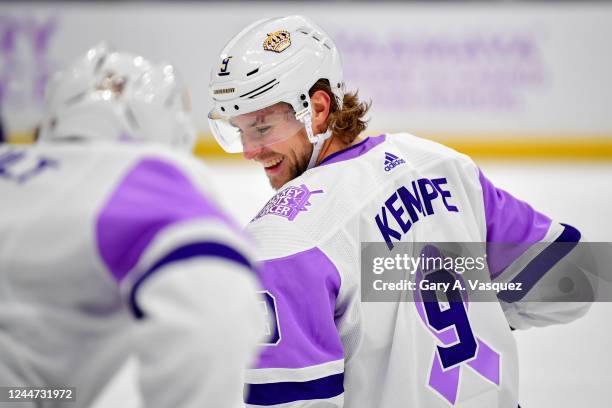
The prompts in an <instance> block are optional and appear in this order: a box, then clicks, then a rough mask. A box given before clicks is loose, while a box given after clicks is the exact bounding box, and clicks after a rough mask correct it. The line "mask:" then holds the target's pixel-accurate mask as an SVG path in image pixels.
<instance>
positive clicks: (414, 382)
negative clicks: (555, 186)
mask: <svg viewBox="0 0 612 408" xmlns="http://www.w3.org/2000/svg"><path fill="white" fill-rule="evenodd" d="M247 231H248V232H249V233H250V234H252V235H253V236H254V237H255V238H256V239H257V241H258V242H259V244H260V245H261V247H262V248H261V251H262V252H261V253H260V254H259V259H260V260H261V261H262V262H263V264H264V265H263V271H262V283H263V286H264V288H265V289H266V291H267V296H268V312H269V314H270V315H274V317H275V318H276V319H275V320H276V322H277V325H276V326H275V327H270V328H269V333H271V340H270V342H269V344H267V345H266V347H265V348H264V349H263V351H262V353H261V355H260V358H259V360H258V363H257V366H256V368H255V369H252V370H249V372H248V374H247V377H246V382H247V384H248V385H249V393H248V395H247V397H246V402H247V404H249V405H250V406H274V407H319V406H320V407H350V408H356V407H359V408H372V407H378V408H392V407H393V408H394V407H397V408H408V407H415V408H422V407H428V408H438V407H440V408H442V407H449V406H455V407H465V408H467V407H470V408H475V407H483V408H491V407H504V408H516V406H517V403H518V367H517V351H516V347H515V342H514V339H513V336H512V334H511V330H510V327H509V324H510V325H512V326H513V327H521V328H522V327H529V326H532V325H536V324H549V323H551V322H565V321H569V320H572V319H575V318H576V317H578V316H579V315H580V314H581V313H583V311H584V309H583V308H582V307H581V306H580V305H579V304H577V305H576V306H575V307H574V308H573V309H571V310H570V309H568V308H562V310H552V309H551V308H550V307H546V308H544V309H543V310H538V308H537V307H535V308H534V309H529V310H526V309H525V307H527V306H515V305H510V306H508V305H505V306H504V309H502V305H501V304H500V302H499V301H497V299H496V298H494V299H493V301H491V302H474V303H470V305H469V309H467V308H463V305H462V306H461V310H460V311H459V312H460V313H461V314H462V316H463V317H464V318H466V319H467V320H466V321H465V324H464V327H463V328H464V329H465V328H467V330H468V331H469V333H470V334H469V335H470V337H471V338H472V339H473V341H474V353H473V354H472V355H469V356H468V357H469V358H465V359H459V360H458V361H454V362H453V363H452V364H447V360H445V356H444V355H442V354H443V353H442V352H441V351H440V352H439V351H438V350H439V348H440V347H441V348H444V347H450V346H451V345H453V344H454V343H456V342H457V338H456V337H454V333H452V332H449V331H448V330H447V331H446V332H444V331H442V332H436V331H435V330H434V329H433V325H434V323H433V318H432V315H430V314H429V313H430V311H429V310H428V311H425V310H424V308H423V305H424V304H423V303H421V302H416V301H412V302H378V303H368V302H361V287H360V285H361V277H360V243H362V242H386V243H387V245H388V246H389V247H390V248H391V247H393V245H394V244H396V243H397V242H400V241H401V242H481V243H490V242H509V243H521V244H524V245H523V247H522V249H521V250H518V251H517V250H516V248H514V250H513V249H512V248H511V249H510V250H507V251H504V250H492V251H491V253H489V254H488V263H489V267H488V269H487V270H486V271H485V272H486V279H488V280H491V279H494V280H499V281H513V280H515V281H516V280H522V281H523V282H524V283H525V285H535V284H536V283H537V278H534V277H533V274H530V273H527V274H525V273H524V271H525V270H526V269H527V270H529V268H523V269H520V268H517V267H515V266H516V265H518V264H520V263H521V262H523V263H524V262H527V264H530V262H529V260H528V259H526V258H525V256H527V255H525V254H528V252H529V251H526V248H527V249H528V248H530V247H531V246H532V245H533V244H535V243H538V242H553V241H558V240H561V241H566V242H576V241H578V240H579V239H580V233H579V232H578V231H577V230H576V229H574V228H573V227H570V226H564V225H562V224H558V223H555V222H553V221H551V219H550V218H548V217H546V216H545V215H543V214H541V213H539V212H537V211H535V210H534V209H532V208H531V207H530V206H529V205H527V204H526V203H524V202H522V201H520V200H517V199H516V198H514V197H512V196H511V195H510V194H508V193H506V192H504V191H503V190H500V189H497V188H496V187H495V186H494V185H493V184H492V183H491V182H490V181H489V180H488V179H487V178H486V177H485V176H484V175H483V174H482V172H481V171H480V170H479V169H478V167H477V166H476V165H475V164H474V163H473V162H472V161H471V160H470V159H469V158H468V157H466V156H465V155H462V154H459V153H457V152H455V151H453V150H451V149H449V148H446V147H444V146H442V145H439V144H437V143H433V142H431V141H427V140H424V139H420V138H417V137H414V136H411V135H408V134H397V135H382V136H378V137H370V138H368V139H366V140H364V141H362V142H361V143H358V144H356V145H353V146H351V147H349V148H348V149H346V150H343V151H340V152H337V153H334V154H332V155H330V156H328V157H327V158H326V159H325V160H323V162H322V163H321V164H320V165H318V166H317V167H315V168H313V169H311V170H308V171H307V172H305V173H304V174H302V175H301V176H300V177H297V178H296V179H294V180H291V181H290V182H289V183H287V184H286V185H285V186H283V187H282V188H281V189H280V190H279V191H278V193H277V194H276V195H275V196H274V197H273V198H272V199H271V200H270V201H269V202H268V204H267V205H266V206H265V207H264V208H263V209H262V210H261V211H260V212H259V213H258V214H257V215H256V216H255V218H254V219H253V221H252V222H251V223H250V224H249V226H248V227H247ZM383 245H384V244H383ZM528 255H529V256H530V257H531V258H530V260H534V259H535V258H537V255H538V254H537V253H535V254H528ZM519 261H520V262H519ZM508 296H509V297H510V298H508V299H507V300H508V302H513V301H514V299H511V295H508ZM459 304H460V305H461V303H459ZM451 323H453V322H450V323H446V324H445V325H443V326H444V327H442V328H443V329H449V328H454V329H455V330H456V331H457V332H458V331H459V330H460V327H459V325H458V324H451ZM438 330H440V328H438ZM462 341H463V340H461V342H462ZM438 346H439V347H438Z"/></svg>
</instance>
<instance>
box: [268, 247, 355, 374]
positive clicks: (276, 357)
mask: <svg viewBox="0 0 612 408" xmlns="http://www.w3.org/2000/svg"><path fill="white" fill-rule="evenodd" d="M259 276H260V278H261V282H262V285H263V287H264V289H266V290H267V291H268V292H269V293H270V294H271V295H272V296H273V297H274V299H275V301H276V308H277V310H276V313H277V319H278V324H279V330H278V331H279V335H280V341H279V342H278V343H277V344H276V345H269V346H266V347H265V348H264V349H263V351H262V353H261V354H260V356H259V361H258V362H257V365H256V368H302V367H309V366H313V365H318V364H323V363H327V362H330V361H336V360H340V359H343V358H344V351H343V348H342V343H341V342H340V337H339V335H338V330H337V328H336V324H335V321H334V310H335V305H336V298H337V296H338V291H339V289H340V275H339V274H338V271H337V269H336V267H335V266H334V264H333V263H332V262H331V261H330V260H329V258H327V256H326V255H325V254H324V253H323V252H322V251H321V250H320V249H318V248H312V249H309V250H307V251H304V252H300V253H297V254H294V255H291V256H288V257H285V258H279V259H270V260H266V261H265V262H264V263H263V267H262V269H261V270H260V273H259Z"/></svg>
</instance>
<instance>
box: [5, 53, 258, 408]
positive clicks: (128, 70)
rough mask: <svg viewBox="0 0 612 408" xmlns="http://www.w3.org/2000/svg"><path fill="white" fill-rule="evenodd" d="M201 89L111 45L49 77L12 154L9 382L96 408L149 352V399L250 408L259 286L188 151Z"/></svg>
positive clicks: (8, 153)
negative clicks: (131, 362) (31, 125)
mask: <svg viewBox="0 0 612 408" xmlns="http://www.w3.org/2000/svg"><path fill="white" fill-rule="evenodd" d="M187 96H188V95H187V94H186V89H185V88H184V86H183V85H182V82H181V81H180V80H179V78H178V77H177V76H176V73H175V72H174V69H173V67H172V66H170V65H156V64H152V63H151V62H149V61H148V60H146V59H144V58H142V57H140V56H136V55H132V54H129V53H123V52H114V51H110V50H109V49H108V48H107V47H104V46H99V47H97V48H94V49H91V50H90V51H88V52H87V54H86V55H85V56H84V57H83V58H82V59H80V60H79V61H78V62H77V63H76V64H75V65H73V66H72V67H70V68H68V69H67V70H65V71H63V72H62V73H61V74H60V75H59V76H58V77H56V78H55V79H54V80H53V81H52V82H51V84H50V87H49V92H48V95H47V108H46V109H47V110H46V117H45V118H44V121H43V123H42V127H41V134H40V141H39V142H38V143H37V144H36V145H33V146H31V147H12V146H8V145H5V146H3V147H2V149H1V150H0V196H1V197H2V199H1V201H0V211H1V214H2V215H1V217H0V282H1V285H0V286H1V287H2V293H1V294H0V344H1V345H2V347H0V355H1V357H0V385H2V386H10V387H25V386H28V387H45V386H47V387H49V386H53V387H73V388H74V390H73V391H74V392H75V394H68V393H62V394H61V395H63V396H64V401H58V400H53V398H47V402H46V404H50V405H44V406H70V407H76V406H79V407H86V406H90V405H91V403H92V400H93V399H94V398H95V397H96V395H97V393H98V392H99V391H100V390H101V389H102V388H103V386H104V385H105V384H106V383H107V382H108V380H109V379H110V377H111V376H112V375H113V374H114V373H115V372H116V371H117V369H118V368H119V367H120V366H121V365H123V364H124V362H125V361H126V358H127V357H128V356H129V355H136V357H138V361H139V363H140V367H139V385H140V387H141V391H142V399H143V402H144V406H146V407H159V408H162V407H163V408H167V407H176V408H178V407H238V406H242V405H243V402H242V389H243V376H242V374H243V370H244V368H245V367H246V366H248V365H249V364H250V363H251V362H252V360H253V359H254V358H255V356H256V343H257V342H258V341H259V339H260V334H261V333H262V330H261V329H262V327H263V320H262V319H263V317H262V316H260V313H261V303H258V301H257V299H256V291H257V290H258V283H257V279H256V278H255V274H254V269H253V263H252V257H251V255H250V244H249V242H247V241H246V240H245V237H244V235H243V233H242V232H241V231H240V230H239V229H238V228H237V227H236V225H235V224H234V222H233V221H232V220H231V219H229V218H228V216H227V215H226V214H225V213H224V212H223V211H222V210H221V209H220V208H219V206H218V204H217V201H216V199H215V193H214V191H212V189H211V187H210V184H211V180H210V175H209V174H208V172H207V170H206V169H205V168H204V167H203V165H202V164H201V163H200V162H199V161H198V160H196V159H195V158H193V157H192V156H191V157H190V154H188V153H189V152H190V151H191V149H192V146H193V142H194V132H193V127H192V126H191V122H190V117H189V113H188V110H189V106H188V100H187ZM12 395H13V397H15V396H17V397H19V395H20V394H18V393H16V392H13V394H12ZM28 395H29V394H27V393H26V394H24V397H27V396H28ZM32 395H34V394H31V395H30V397H32ZM45 395H47V396H48V395H52V396H53V395H55V398H57V397H58V396H59V395H60V394H59V393H55V394H49V393H47V394H45V393H43V394H40V393H39V398H42V397H44V396H45ZM17 397H16V398H17ZM68 397H71V398H68ZM4 398H8V397H7V396H6V395H5V396H4ZM15 401H18V404H17V405H18V406H20V407H27V406H42V405H40V404H41V401H40V400H37V401H35V403H36V404H35V405H28V403H27V402H23V397H21V398H19V400H15ZM75 401H76V402H75ZM5 403H6V400H5ZM75 404H76V405H75ZM0 406H3V405H2V403H1V402H0ZM11 406H13V405H11Z"/></svg>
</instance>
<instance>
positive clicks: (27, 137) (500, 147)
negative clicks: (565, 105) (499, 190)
mask: <svg viewBox="0 0 612 408" xmlns="http://www.w3.org/2000/svg"><path fill="white" fill-rule="evenodd" d="M416 134H418V135H420V136H422V137H427V138H429V139H431V140H435V141H438V142H441V143H443V144H445V145H447V146H449V147H452V148H453V149H455V150H458V151H460V152H462V153H465V154H467V155H469V156H471V157H474V158H485V159H540V160H601V161H612V133H601V134H560V135H553V134H542V133H537V134H533V135H530V134H524V133H521V134H516V133H514V134H511V133H507V134H504V133H481V134H476V135H475V134H474V133H471V134H469V135H468V134H465V135H463V134H458V133H431V132H420V133H416ZM9 141H10V142H12V143H31V142H32V134H31V133H27V132H24V133H15V134H12V135H11V137H10V138H9ZM194 150H195V154H196V155H197V156H199V157H204V158H214V159H241V158H242V155H241V154H228V153H225V152H224V151H223V149H221V147H219V145H218V144H217V143H216V142H215V140H214V139H213V138H212V136H210V135H209V134H206V133H201V134H200V137H199V139H198V141H197V143H196V146H195V149H194Z"/></svg>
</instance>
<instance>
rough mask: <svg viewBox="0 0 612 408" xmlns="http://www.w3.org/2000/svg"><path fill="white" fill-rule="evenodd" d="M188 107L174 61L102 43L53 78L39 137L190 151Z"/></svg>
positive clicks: (191, 135)
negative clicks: (146, 144) (157, 61)
mask: <svg viewBox="0 0 612 408" xmlns="http://www.w3.org/2000/svg"><path fill="white" fill-rule="evenodd" d="M190 110H191V108H190V101H189V93H188V91H187V88H186V87H185V86H184V85H183V83H182V81H181V80H180V78H179V77H178V76H177V73H176V72H175V69H174V67H173V66H172V65H168V64H159V65H155V64H153V63H151V62H150V61H148V60H146V59H144V58H143V57H141V56H138V55H134V54H130V53H125V52H116V51H113V50H110V49H109V47H108V46H106V45H105V44H100V45H98V46H96V47H94V48H92V49H90V50H89V51H87V53H86V54H85V55H84V56H83V57H81V58H80V59H79V60H78V61H77V62H76V63H75V64H73V65H72V66H71V67H69V68H68V69H66V70H64V71H62V72H59V73H57V74H56V75H55V76H54V77H53V78H52V79H51V81H50V82H49V84H48V86H47V93H46V112H45V117H44V119H43V121H42V123H41V128H40V141H41V142H49V141H57V140H65V139H76V140H81V139H82V140H107V141H125V142H151V141H152V142H158V143H163V144H166V145H169V146H171V147H173V148H176V149H179V150H183V151H187V152H191V151H192V149H193V146H194V143H195V127H194V126H193V122H192V120H191V116H190V112H189V111H190Z"/></svg>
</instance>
